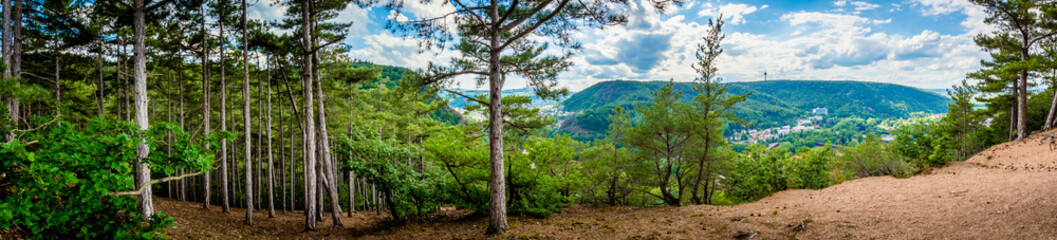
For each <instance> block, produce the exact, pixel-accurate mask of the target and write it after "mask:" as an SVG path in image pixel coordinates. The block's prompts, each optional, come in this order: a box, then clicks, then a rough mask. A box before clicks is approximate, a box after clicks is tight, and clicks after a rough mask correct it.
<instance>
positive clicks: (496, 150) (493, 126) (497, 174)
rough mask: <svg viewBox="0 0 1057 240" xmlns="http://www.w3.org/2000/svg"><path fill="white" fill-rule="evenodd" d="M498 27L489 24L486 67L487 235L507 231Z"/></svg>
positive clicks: (495, 12)
mask: <svg viewBox="0 0 1057 240" xmlns="http://www.w3.org/2000/svg"><path fill="white" fill-rule="evenodd" d="M488 14H489V15H490V19H493V21H497V20H498V19H499V7H498V1H497V0H492V4H491V7H490V9H489V12H488ZM500 24H501V23H497V22H493V24H492V26H490V27H489V28H490V29H489V32H491V34H492V35H491V37H490V41H491V42H490V45H489V47H490V48H489V49H490V51H491V53H490V54H489V64H488V65H489V66H488V90H489V96H490V97H489V108H488V143H489V146H490V147H491V148H490V151H491V154H490V158H489V162H490V163H491V167H490V171H489V172H490V173H491V176H490V178H489V180H488V190H489V199H488V200H489V201H488V203H489V213H488V229H487V230H486V233H487V234H502V233H504V232H506V230H507V229H510V226H509V225H507V221H506V190H505V189H504V188H505V187H506V178H505V177H504V176H503V98H502V91H503V79H502V76H501V74H502V73H501V72H500V71H499V70H500V69H501V68H500V66H499V63H500V54H501V53H502V51H500V49H499V46H500V45H499V44H500V43H499V40H500V36H499V29H497V28H498V27H497V26H499V25H500Z"/></svg>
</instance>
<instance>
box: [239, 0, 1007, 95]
mask: <svg viewBox="0 0 1057 240" xmlns="http://www.w3.org/2000/svg"><path fill="white" fill-rule="evenodd" d="M434 2H437V1H434ZM630 2H631V4H629V5H628V6H626V7H623V8H622V9H621V11H624V12H625V13H627V14H628V16H629V22H628V24H627V25H624V26H616V27H608V28H606V29H604V30H600V29H584V30H583V31H581V32H580V33H578V34H577V39H581V42H582V43H583V49H582V51H581V52H579V53H578V54H577V55H576V56H575V57H574V58H573V59H572V60H571V61H572V62H573V64H574V65H573V67H572V68H571V69H570V70H569V71H567V72H564V73H562V74H561V75H559V82H560V83H561V85H563V86H566V87H568V88H570V89H571V90H574V91H577V90H581V89H583V88H586V87H589V86H590V85H592V84H594V83H597V82H600V81H606V80H614V79H628V80H667V79H670V78H671V79H675V81H690V80H691V79H693V78H694V76H695V75H694V72H693V69H691V68H690V66H691V64H692V63H693V62H694V61H696V59H694V50H695V49H696V44H697V43H699V42H701V36H703V35H704V33H705V25H707V23H708V20H709V19H711V18H714V17H716V16H717V15H718V14H719V13H723V15H724V20H726V22H727V25H726V26H724V32H725V33H726V35H727V39H726V40H725V41H724V42H723V48H724V49H725V51H726V52H725V54H724V55H723V56H721V57H720V58H719V75H720V76H721V77H723V78H724V79H725V80H726V81H759V80H762V78H763V73H764V71H766V72H767V73H768V78H769V79H804V80H807V79H811V80H815V79H820V80H857V81H875V82H889V83H897V84H904V85H910V86H914V87H920V88H947V87H949V86H951V85H953V84H955V83H957V82H959V81H961V80H962V79H964V75H965V73H966V72H970V71H974V70H976V69H978V68H979V61H980V59H981V58H985V57H987V55H986V54H985V53H984V52H983V51H981V50H980V48H978V47H976V46H975V45H974V44H973V43H972V37H973V36H975V35H976V34H979V33H984V32H989V31H991V29H992V28H991V27H990V26H987V25H985V24H984V23H983V19H984V12H983V9H981V8H979V7H977V6H973V5H972V4H971V3H969V2H968V1H966V0H906V1H869V0H867V1H848V0H839V1H760V0H746V1H687V2H686V4H683V5H682V6H679V7H672V8H669V10H668V11H667V12H666V14H659V13H657V12H655V11H653V9H652V8H651V7H650V6H649V5H648V0H630ZM407 3H408V4H407V9H406V10H405V12H406V13H407V14H412V15H414V16H439V15H441V14H443V13H446V12H447V11H450V9H451V6H448V5H446V4H443V1H440V2H439V3H433V4H432V5H426V4H421V3H419V1H417V0H409V1H407ZM283 11H285V9H282V7H281V6H275V5H273V4H268V3H267V1H261V2H259V3H258V4H256V5H254V6H253V7H252V9H251V11H250V14H249V16H250V17H252V18H260V19H268V20H271V19H277V18H280V17H281V15H282V13H283ZM393 17H394V15H393V13H392V12H391V11H390V10H388V9H382V8H367V9H361V8H358V7H355V6H350V7H349V8H348V9H346V10H345V11H344V12H342V13H341V17H340V18H339V20H340V21H352V22H353V23H354V24H353V27H352V28H351V29H349V30H350V35H349V38H348V40H347V41H346V42H345V44H346V45H347V47H348V48H350V49H351V51H350V52H349V57H351V58H354V59H361V60H367V61H372V62H375V63H379V64H387V65H396V66H405V67H410V68H424V67H426V66H427V65H428V63H429V62H430V61H433V62H436V63H438V64H444V63H446V62H447V59H449V58H450V57H452V56H455V54H457V53H455V52H451V51H445V50H433V51H425V52H423V51H421V49H420V48H419V45H418V42H417V40H415V39H407V38H402V37H400V36H396V35H394V34H392V33H391V32H390V31H388V30H386V29H385V22H386V21H387V19H390V18H393ZM525 86H526V84H525V82H524V81H521V80H520V79H512V80H510V81H508V83H507V85H506V86H505V87H504V88H506V89H512V88H522V87H525ZM453 87H458V88H477V86H476V84H475V81H474V80H473V79H472V78H464V79H458V81H457V83H456V84H455V86H453Z"/></svg>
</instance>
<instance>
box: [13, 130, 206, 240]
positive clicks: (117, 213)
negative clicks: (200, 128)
mask: <svg viewBox="0 0 1057 240" xmlns="http://www.w3.org/2000/svg"><path fill="white" fill-rule="evenodd" d="M35 122H43V121H41V120H40V118H37V119H36V121H35ZM138 129H139V127H137V126H136V125H134V124H131V123H125V122H114V121H109V120H99V119H96V120H93V121H91V122H90V123H88V124H86V125H85V126H83V127H82V128H80V129H78V128H77V126H75V124H69V123H64V124H62V125H61V126H60V125H58V124H51V125H47V126H46V127H44V128H42V129H37V130H36V131H32V132H26V133H25V134H22V135H21V136H20V137H19V138H18V139H16V140H14V141H12V142H10V143H4V144H0V159H3V161H0V200H2V202H0V228H15V229H18V230H20V231H22V232H24V233H26V234H27V235H28V236H30V237H32V238H59V239H69V238H81V239H152V238H159V237H160V238H164V235H162V234H160V232H159V231H160V230H161V229H163V228H165V227H167V226H170V225H172V218H170V217H166V216H164V214H162V213H161V212H159V213H157V214H154V215H152V216H150V218H149V220H148V221H143V220H141V219H142V218H141V216H140V215H139V210H138V208H137V202H138V199H137V198H136V197H134V196H111V195H110V193H113V192H118V191H128V190H130V189H133V181H134V180H133V174H134V172H135V168H134V164H135V160H136V146H137V145H138V144H139V143H140V142H146V143H147V144H148V146H151V147H152V148H156V149H155V150H153V151H151V153H150V157H149V159H147V160H145V161H147V162H149V163H151V165H152V170H154V171H161V172H165V173H170V174H171V173H172V172H173V169H175V168H176V167H184V168H188V169H198V170H203V169H208V168H209V167H210V166H211V165H212V156H211V155H209V154H206V153H204V152H201V151H198V149H197V148H196V147H195V146H196V145H198V144H196V143H193V142H192V141H190V138H189V136H188V135H187V134H186V133H183V132H182V131H179V129H177V128H175V127H174V125H173V124H159V125H158V126H153V127H151V128H150V129H149V130H147V131H143V132H140V131H139V130H138ZM169 131H173V132H174V133H175V135H176V139H177V140H176V141H174V142H162V140H163V139H165V137H166V134H167V133H168V132H169ZM167 145H171V146H172V147H173V152H174V154H173V155H165V151H160V150H159V149H157V148H160V147H163V146H167Z"/></svg>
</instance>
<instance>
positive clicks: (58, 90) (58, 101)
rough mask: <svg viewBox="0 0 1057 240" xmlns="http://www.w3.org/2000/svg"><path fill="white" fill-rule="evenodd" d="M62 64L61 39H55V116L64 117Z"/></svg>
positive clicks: (60, 123)
mask: <svg viewBox="0 0 1057 240" xmlns="http://www.w3.org/2000/svg"><path fill="white" fill-rule="evenodd" d="M60 62H62V56H61V55H60V52H59V38H58V37H56V38H55V74H54V76H55V116H60V115H62V80H61V78H60V74H61V73H62V71H59V69H60V68H59V63H60ZM136 104H139V103H138V102H137V103H136ZM58 124H59V125H62V122H61V121H60V122H58Z"/></svg>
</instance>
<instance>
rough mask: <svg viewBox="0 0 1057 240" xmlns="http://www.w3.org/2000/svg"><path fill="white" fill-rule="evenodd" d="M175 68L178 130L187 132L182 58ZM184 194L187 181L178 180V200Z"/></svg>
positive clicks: (181, 171)
mask: <svg viewBox="0 0 1057 240" xmlns="http://www.w3.org/2000/svg"><path fill="white" fill-rule="evenodd" d="M177 66H178V67H177V74H178V78H179V80H178V81H177V82H178V83H179V84H177V85H178V86H179V88H180V96H179V98H180V130H183V131H187V128H186V126H184V59H183V57H182V56H181V57H180V61H179V62H178V63H177ZM178 173H179V174H180V175H183V174H184V169H183V168H180V169H179V171H178ZM186 193H187V181H185V180H184V179H180V192H179V194H177V195H178V196H179V197H180V200H187V198H186V195H185V194H186Z"/></svg>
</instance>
